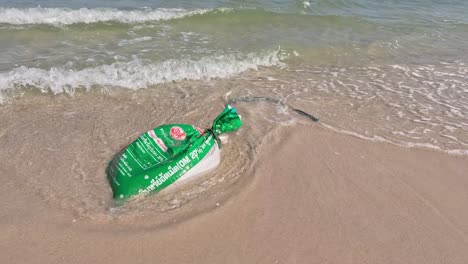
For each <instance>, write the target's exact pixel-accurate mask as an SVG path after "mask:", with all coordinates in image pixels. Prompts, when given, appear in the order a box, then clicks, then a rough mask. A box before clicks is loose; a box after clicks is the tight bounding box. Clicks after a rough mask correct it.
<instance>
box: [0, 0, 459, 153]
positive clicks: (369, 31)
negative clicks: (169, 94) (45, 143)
mask: <svg viewBox="0 0 468 264" xmlns="http://www.w3.org/2000/svg"><path fill="white" fill-rule="evenodd" d="M467 12H468V1H464V0H458V1H457V0H453V1H449V0H447V1H436V0H414V1H403V0H392V1H371V0H314V1H313V0H309V1H305V0H304V1H180V0H176V1H103V0H101V1H73V2H72V3H70V1H5V0H0V48H1V50H2V52H1V53H0V101H2V102H3V103H5V102H7V101H9V100H11V98H13V97H15V96H19V95H21V94H22V91H24V89H25V88H26V89H32V90H38V91H42V92H46V93H50V94H51V95H54V94H59V93H68V94H73V92H74V91H75V90H76V89H81V88H83V89H86V90H100V89H102V88H105V89H107V90H108V91H109V90H111V91H112V90H113V89H116V88H125V89H131V90H138V89H141V88H150V89H154V90H155V91H158V89H157V87H156V86H158V85H164V84H167V83H174V82H175V83H180V85H185V83H186V82H187V81H191V80H195V81H202V82H205V84H206V85H214V84H215V83H216V84H218V83H219V82H221V85H228V84H229V85H231V86H232V87H237V86H240V85H241V84H242V86H244V85H247V86H249V85H251V83H247V84H246V83H244V81H245V80H246V79H249V78H253V77H252V76H255V78H263V79H262V80H264V81H263V82H261V85H259V86H257V88H256V89H251V90H249V91H248V93H250V94H254V95H255V94H262V93H263V94H264V93H266V88H265V87H271V84H272V83H273V84H275V85H276V86H275V87H274V88H271V90H270V92H271V91H274V92H275V93H276V94H275V95H276V96H278V97H280V98H288V100H290V101H292V102H296V103H297V104H302V107H303V108H305V109H311V110H315V111H319V112H320V113H321V115H322V116H324V117H325V119H322V120H328V123H327V124H328V125H330V127H332V128H333V129H335V130H338V131H342V132H346V133H349V134H353V135H359V136H360V137H363V138H369V139H373V140H380V141H390V142H393V143H401V144H405V145H408V146H428V147H431V148H440V149H444V150H450V151H451V150H453V151H455V152H457V153H458V152H461V153H465V152H467V151H468V116H467V113H468V79H467V77H466V76H467V73H468V67H467V61H468V55H467V54H468V16H467V15H466V13H467ZM241 79H242V80H243V81H242V82H241V81H240V80H241ZM215 80H216V82H215ZM298 87H300V89H298ZM232 89H233V91H232V92H233V93H236V92H237V93H241V90H236V89H235V88H232ZM215 90H216V88H213V92H214V91H215ZM242 91H244V90H242ZM292 91H294V93H293V94H291V93H292ZM240 95H242V94H240ZM220 96H222V94H220ZM328 102H336V103H335V104H334V105H332V104H329V103H328ZM201 103H203V102H201ZM317 109H319V110H317ZM343 114H344V115H348V117H351V118H350V119H351V121H350V119H347V118H343ZM459 150H460V151H459Z"/></svg>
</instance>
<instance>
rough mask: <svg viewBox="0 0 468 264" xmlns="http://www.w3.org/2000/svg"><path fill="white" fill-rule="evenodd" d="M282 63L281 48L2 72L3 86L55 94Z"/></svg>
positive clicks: (216, 75) (134, 86)
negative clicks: (192, 57) (151, 60)
mask: <svg viewBox="0 0 468 264" xmlns="http://www.w3.org/2000/svg"><path fill="white" fill-rule="evenodd" d="M283 65H284V64H283V63H282V62H281V61H280V59H279V52H278V51H270V52H265V53H263V54H257V53H249V54H245V55H242V56H241V55H237V56H236V55H219V56H209V57H204V58H202V59H200V60H189V59H171V60H166V61H162V62H157V63H145V62H144V61H142V60H140V59H134V60H131V61H128V62H115V63H113V64H109V65H100V66H97V67H92V68H85V69H82V70H76V71H74V70H68V69H63V68H57V67H53V68H50V69H40V68H29V67H25V66H20V67H17V68H14V69H12V70H11V71H9V72H4V73H0V89H3V90H12V89H15V88H19V87H34V88H39V89H41V90H42V91H44V92H49V91H51V92H53V93H54V94H57V93H61V92H70V91H73V90H74V89H75V88H86V89H90V88H92V87H94V86H104V87H123V88H129V89H140V88H147V87H149V86H151V85H155V84H160V83H167V82H172V81H181V80H207V79H210V78H227V77H230V76H232V75H235V74H238V73H241V72H244V71H247V70H256V69H258V67H260V66H283ZM0 92H1V90H0ZM1 99H2V98H1V93H0V101H1Z"/></svg>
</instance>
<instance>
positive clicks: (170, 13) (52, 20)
mask: <svg viewBox="0 0 468 264" xmlns="http://www.w3.org/2000/svg"><path fill="white" fill-rule="evenodd" d="M210 11H212V9H196V10H186V9H181V8H158V9H145V10H119V9H115V8H97V9H89V8H80V9H70V8H42V7H34V8H5V7H0V24H14V25H24V24H51V25H70V24H76V23H86V24H89V23H98V22H107V21H114V22H120V23H142V22H146V21H160V20H170V19H177V18H183V17H187V16H193V15H200V14H204V13H207V12H210Z"/></svg>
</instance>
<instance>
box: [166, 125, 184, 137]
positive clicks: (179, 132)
mask: <svg viewBox="0 0 468 264" xmlns="http://www.w3.org/2000/svg"><path fill="white" fill-rule="evenodd" d="M170 134H171V137H172V138H173V139H175V140H184V139H185V136H187V134H186V133H185V131H184V130H183V129H182V128H181V127H178V126H174V127H171V132H170Z"/></svg>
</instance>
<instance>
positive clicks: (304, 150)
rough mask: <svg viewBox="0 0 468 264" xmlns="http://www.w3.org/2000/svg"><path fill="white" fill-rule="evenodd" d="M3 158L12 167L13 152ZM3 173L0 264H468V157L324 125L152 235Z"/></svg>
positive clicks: (264, 153)
mask: <svg viewBox="0 0 468 264" xmlns="http://www.w3.org/2000/svg"><path fill="white" fill-rule="evenodd" d="M247 118H248V116H247ZM6 135H7V133H6V132H5V133H4V134H3V135H1V136H0V139H1V137H5V136H6ZM8 147H9V148H13V147H14V146H12V145H10V146H8ZM1 152H2V153H1V154H3V159H5V157H6V156H7V155H6V154H5V153H7V152H8V150H6V149H5V148H4V147H3V146H2V149H1ZM0 164H1V165H2V166H0V180H1V184H0V199H1V200H2V206H1V207H0V208H1V209H0V216H1V217H0V241H1V246H0V251H1V254H0V262H1V263H340V264H342V263H460V264H461V263H466V261H467V260H468V202H467V201H468V178H467V177H466V176H467V171H468V158H467V157H466V156H455V155H448V154H445V153H442V152H436V151H431V150H425V149H416V148H402V147H398V146H393V145H390V144H386V143H374V142H369V141H364V140H361V139H358V138H354V137H351V136H347V135H340V134H336V133H334V132H331V131H328V130H326V129H324V128H321V127H320V126H319V125H306V124H297V125H292V126H286V127H282V128H280V129H277V130H275V131H273V132H272V133H271V134H270V136H269V139H268V144H266V145H265V146H264V148H262V150H261V152H260V153H258V162H257V163H256V165H255V169H254V170H253V171H252V172H249V173H248V174H247V175H244V176H243V177H244V180H243V181H244V182H245V183H243V184H241V185H240V187H239V186H236V183H234V184H233V185H232V186H230V187H229V186H228V187H226V188H232V189H234V190H236V192H235V193H234V194H231V195H230V197H229V198H227V199H224V200H222V199H221V200H217V199H216V198H213V196H204V198H203V197H202V198H200V199H194V200H191V201H190V203H188V204H187V205H186V206H184V208H185V209H184V210H189V211H190V210H191V208H192V207H193V208H195V207H196V206H197V203H199V202H201V201H202V200H203V202H208V203H211V205H212V208H211V209H210V210H205V211H204V212H203V213H201V214H197V215H195V216H193V217H190V218H187V219H182V218H177V217H175V218H174V219H173V220H172V221H171V223H168V224H166V225H163V226H154V227H151V226H150V225H146V224H147V222H151V221H153V220H154V221H155V222H157V221H158V220H157V219H156V218H157V217H158V216H150V217H145V218H141V219H140V218H138V217H134V218H132V223H131V224H134V225H135V226H140V227H141V228H127V227H126V226H128V225H121V223H120V222H119V221H117V220H99V219H97V220H93V219H92V218H85V217H81V218H80V217H77V216H76V212H73V211H69V210H64V209H63V208H62V207H56V206H54V204H53V203H48V202H44V201H43V199H41V198H40V194H38V193H36V191H34V190H33V189H31V188H30V187H29V186H26V185H24V186H21V185H18V184H16V183H15V182H14V181H13V180H12V179H11V178H10V177H15V175H16V173H18V172H21V168H22V167H23V166H26V165H27V164H12V163H9V162H7V161H5V160H2V161H1V163H0ZM47 166H51V165H50V164H48V165H47ZM98 166H102V165H98ZM223 166H224V165H223ZM102 170H103V168H102ZM103 177H104V176H103ZM245 179H248V180H247V181H246V180H245ZM106 195H108V194H106ZM176 210H177V209H176ZM145 223H146V224H145ZM127 224H128V223H127Z"/></svg>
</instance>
